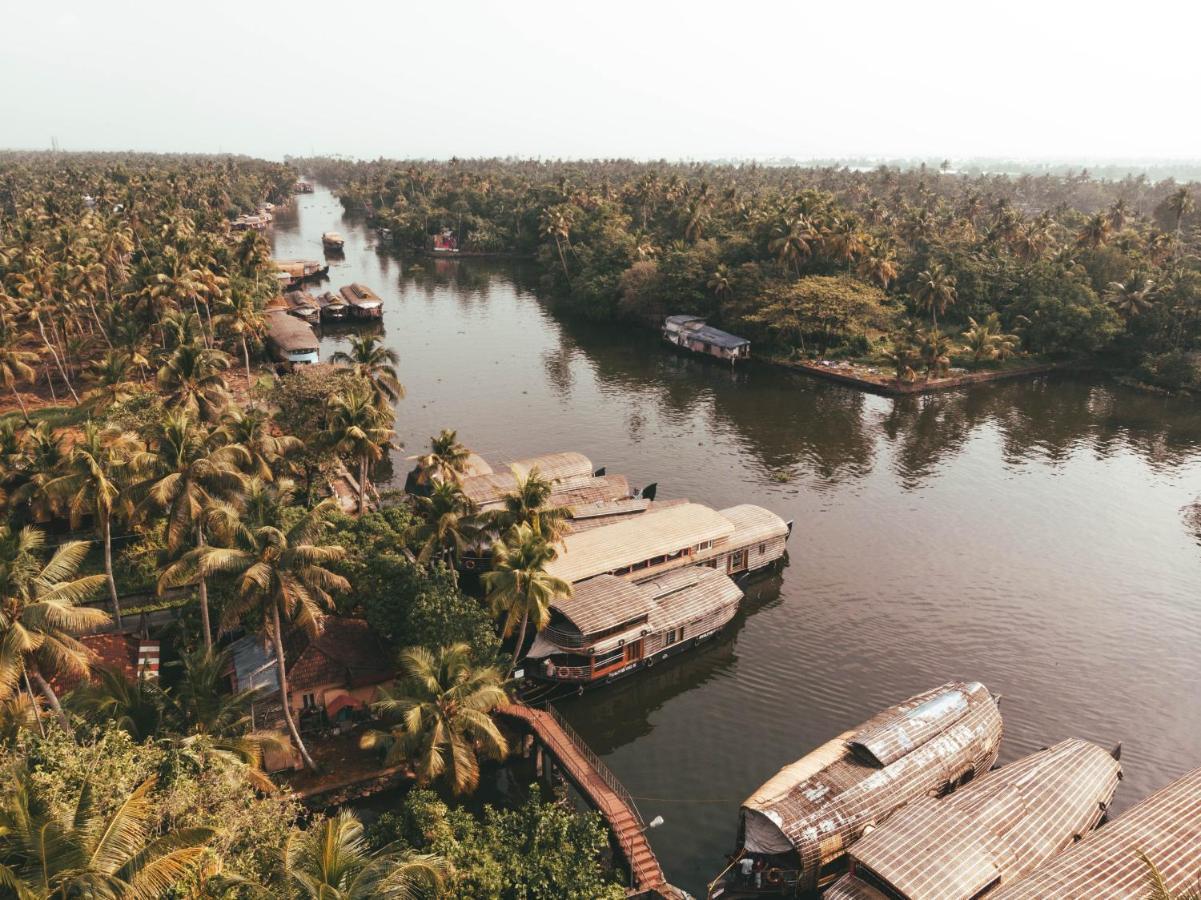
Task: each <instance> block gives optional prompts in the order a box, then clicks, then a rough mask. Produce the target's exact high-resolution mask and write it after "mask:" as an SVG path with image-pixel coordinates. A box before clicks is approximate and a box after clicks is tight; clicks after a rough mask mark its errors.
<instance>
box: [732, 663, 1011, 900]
mask: <svg viewBox="0 0 1201 900" xmlns="http://www.w3.org/2000/svg"><path fill="white" fill-rule="evenodd" d="M1001 730H1002V727H1001V711H1000V709H999V707H998V705H997V701H996V700H995V699H994V697H993V696H992V694H990V693H989V692H988V690H987V689H986V688H985V687H984V685H982V684H980V683H979V682H952V683H950V684H945V685H943V686H942V687H939V688H935V689H934V690H932V691H926V692H925V693H922V694H918V695H917V696H915V697H911V698H909V699H908V700H906V701H904V702H903V703H899V704H897V705H896V706H893V707H890V708H888V709H886V710H884V711H883V712H881V713H878V714H877V715H875V716H873V717H872V718H871V719H868V720H867V721H866V722H864V723H863V724H862V725H860V726H859V727H858V728H856V729H854V730H852V731H848V732H845V733H844V734H841V735H839V736H838V737H836V738H834V739H833V740H831V741H829V742H827V743H825V744H823V745H821V746H820V747H818V748H817V749H816V750H814V751H813V752H811V753H810V754H808V755H807V756H804V757H802V758H801V759H799V760H797V761H796V762H794V763H792V764H790V765H788V766H785V767H784V768H783V769H781V770H780V771H779V772H778V773H776V775H774V776H773V777H772V778H771V779H769V780H768V781H767V782H766V783H765V784H763V785H762V786H761V787H760V788H759V789H758V790H757V791H755V793H753V794H752V795H751V796H750V797H749V798H748V799H747V800H746V801H744V802H743V804H742V809H741V811H740V816H739V826H738V841H737V847H736V852H735V854H734V856H733V857H732V858H731V860H730V862H729V864H728V865H727V866H726V867H725V869H723V870H722V872H721V873H720V874H719V875H718V876H717V878H716V879H715V880H714V881H713V882H712V883H711V884H710V885H709V897H710V898H711V900H715V898H719V897H720V898H722V900H730V898H752V897H800V896H806V895H807V894H808V893H809V892H812V891H815V890H817V888H818V887H819V885H822V884H825V883H828V882H829V881H831V880H833V879H834V878H835V877H837V876H838V875H839V874H841V870H842V869H843V868H844V866H845V862H846V852H847V849H848V848H849V847H851V846H852V845H853V844H854V843H855V842H856V841H858V840H859V839H860V838H861V837H863V834H864V831H865V830H868V829H869V828H875V827H878V826H879V825H880V824H881V823H882V822H884V821H886V820H887V819H888V817H889V816H890V815H892V814H893V813H895V812H896V811H897V810H898V809H900V808H902V807H903V806H905V804H907V803H909V802H912V801H914V800H917V799H919V798H921V797H925V796H932V795H938V794H945V793H947V792H949V791H951V790H953V789H954V788H955V787H956V786H957V785H959V784H964V783H966V782H968V781H971V780H972V779H974V778H977V777H979V776H980V775H983V774H984V773H985V772H988V771H989V769H990V768H991V767H992V765H993V763H994V762H995V761H996V758H997V751H998V749H999V747H1000V743H1001Z"/></svg>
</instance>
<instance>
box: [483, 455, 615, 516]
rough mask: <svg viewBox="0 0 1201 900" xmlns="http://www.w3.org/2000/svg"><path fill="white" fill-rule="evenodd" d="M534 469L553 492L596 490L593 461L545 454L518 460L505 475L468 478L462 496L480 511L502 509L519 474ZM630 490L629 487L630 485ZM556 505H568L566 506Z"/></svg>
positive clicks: (491, 470) (508, 468)
mask: <svg viewBox="0 0 1201 900" xmlns="http://www.w3.org/2000/svg"><path fill="white" fill-rule="evenodd" d="M534 469H537V470H538V474H539V475H540V476H541V477H542V478H543V479H545V480H546V481H548V482H550V485H551V489H552V492H557V493H564V492H566V491H568V490H573V489H577V488H584V487H597V486H598V485H597V481H598V479H597V477H596V476H594V475H593V469H592V461H591V460H589V459H588V457H586V456H584V454H582V453H574V452H563V453H543V454H541V455H540V456H529V457H525V458H523V459H515V460H513V461H512V462H511V463H509V464H508V467H507V468H506V469H504V470H503V471H499V472H498V471H494V470H493V469H492V468H491V467H490V466H489V468H488V471H487V472H481V473H479V474H476V475H468V476H465V477H463V479H462V480H461V481H460V486H461V487H462V488H463V493H464V494H465V495H466V496H467V498H468V499H469V500H471V501H472V502H473V503H475V504H476V505H477V506H479V507H480V509H485V510H486V509H492V508H497V507H499V506H501V505H502V504H503V502H504V498H505V495H506V494H510V493H512V492H513V491H515V490H516V489H517V478H518V474H521V475H523V476H524V475H528V474H529V473H530V472H531V471H533V470H534ZM626 486H627V489H628V483H627V485H626ZM556 505H561V506H562V505H566V504H563V503H560V504H556Z"/></svg>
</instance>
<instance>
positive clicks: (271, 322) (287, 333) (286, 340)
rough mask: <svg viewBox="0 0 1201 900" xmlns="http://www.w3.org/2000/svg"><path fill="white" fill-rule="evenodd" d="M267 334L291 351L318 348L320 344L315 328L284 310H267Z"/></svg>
mask: <svg viewBox="0 0 1201 900" xmlns="http://www.w3.org/2000/svg"><path fill="white" fill-rule="evenodd" d="M264 318H266V320H267V336H268V337H269V338H271V340H272V341H274V342H275V343H276V344H277V345H278V346H279V347H280V348H281V349H283V350H287V351H289V352H293V353H295V352H297V351H302V350H317V349H319V347H320V344H319V343H318V341H317V335H316V334H314V333H313V329H312V328H310V327H309V326H308V325H306V324H305V323H304V322H302V321H300V320H299V319H297V318H296V317H294V316H291V315H289V314H288V313H287V312H286V311H284V310H274V309H271V310H267V312H266V315H265V317H264Z"/></svg>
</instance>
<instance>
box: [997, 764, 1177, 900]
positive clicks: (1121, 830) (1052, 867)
mask: <svg viewBox="0 0 1201 900" xmlns="http://www.w3.org/2000/svg"><path fill="white" fill-rule="evenodd" d="M1144 856H1145V859H1144ZM1146 860H1150V861H1151V863H1152V864H1153V865H1154V866H1155V870H1156V872H1158V873H1159V877H1160V878H1161V879H1162V881H1163V888H1164V889H1165V890H1166V891H1167V892H1168V894H1169V895H1171V896H1180V897H1183V896H1185V892H1187V891H1195V890H1197V889H1198V886H1199V884H1201V769H1195V770H1193V771H1192V772H1189V773H1188V774H1187V775H1185V776H1184V777H1183V778H1179V779H1177V780H1176V781H1173V782H1172V783H1171V784H1169V785H1168V786H1167V787H1165V788H1161V789H1160V790H1158V791H1156V792H1155V793H1154V794H1152V795H1151V796H1150V797H1148V798H1147V799H1146V800H1143V801H1142V802H1140V803H1136V804H1135V805H1134V806H1132V807H1130V809H1128V810H1127V811H1126V812H1124V813H1123V814H1122V815H1120V816H1118V817H1117V818H1116V819H1114V820H1113V821H1112V822H1109V823H1108V824H1106V825H1102V826H1101V827H1100V828H1099V829H1097V830H1096V831H1094V832H1093V833H1092V834H1090V835H1089V836H1088V837H1086V838H1085V839H1084V840H1082V841H1081V842H1080V843H1078V844H1077V845H1076V846H1074V847H1072V848H1070V849H1068V850H1065V851H1064V852H1063V853H1062V854H1060V855H1059V856H1057V857H1056V858H1055V859H1053V860H1051V862H1049V863H1047V864H1046V865H1045V866H1043V867H1042V868H1041V869H1038V870H1037V871H1036V872H1034V873H1033V874H1031V875H1027V876H1026V877H1025V878H1023V879H1021V880H1020V881H1017V882H1014V883H1013V884H1011V885H1006V886H1004V887H1002V888H1001V889H999V890H998V891H996V892H995V893H992V894H989V900H1045V898H1048V897H1054V898H1055V900H1127V898H1132V897H1138V898H1141V897H1149V896H1151V895H1152V894H1151V886H1152V884H1151V871H1150V868H1149V867H1148V865H1147V863H1146Z"/></svg>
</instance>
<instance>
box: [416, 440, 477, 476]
mask: <svg viewBox="0 0 1201 900" xmlns="http://www.w3.org/2000/svg"><path fill="white" fill-rule="evenodd" d="M470 456H471V451H470V450H468V449H467V448H466V447H464V446H463V445H462V444H460V443H459V436H458V432H457V431H453V430H451V429H449V428H443V429H442V431H441V432H439V433H438V436H437V437H432V438H430V452H429V453H426V454H424V455H423V456H419V457H417V469H418V471H419V472H420V473H421V475H420V478H419V480H420V481H421V482H422V483H423V484H429V483H430V482H431V481H458V480H459V479H460V478H461V477H462V476H463V473H464V472H465V471H466V470H467V460H468V458H469V457H470Z"/></svg>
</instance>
